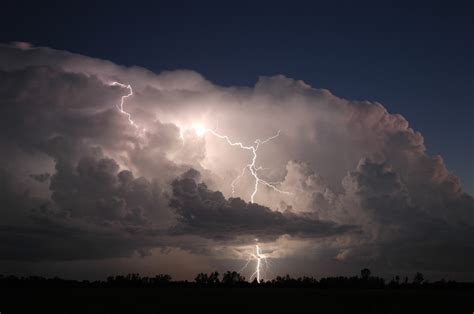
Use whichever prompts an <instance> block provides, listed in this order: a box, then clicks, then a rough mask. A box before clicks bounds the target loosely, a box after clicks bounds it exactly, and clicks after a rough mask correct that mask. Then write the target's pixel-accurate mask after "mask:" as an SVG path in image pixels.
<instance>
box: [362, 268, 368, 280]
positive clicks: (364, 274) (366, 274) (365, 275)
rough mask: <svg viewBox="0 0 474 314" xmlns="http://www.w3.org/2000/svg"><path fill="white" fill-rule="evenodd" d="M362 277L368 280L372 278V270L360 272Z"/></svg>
mask: <svg viewBox="0 0 474 314" xmlns="http://www.w3.org/2000/svg"><path fill="white" fill-rule="evenodd" d="M360 276H361V277H362V279H364V280H368V279H369V277H370V269H368V268H364V269H362V270H361V271H360Z"/></svg>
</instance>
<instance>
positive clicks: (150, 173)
mask: <svg viewBox="0 0 474 314" xmlns="http://www.w3.org/2000/svg"><path fill="white" fill-rule="evenodd" d="M113 82H121V83H123V84H127V85H128V84H130V85H131V86H132V87H133V96H132V97H128V98H127V99H126V103H125V105H124V106H125V111H126V112H128V113H130V114H131V115H132V116H133V121H134V122H135V123H136V124H137V125H139V126H140V127H143V128H144V129H146V131H138V130H137V128H135V127H134V126H133V125H131V124H130V123H129V120H128V118H127V116H125V115H124V114H122V113H121V112H120V110H118V109H117V106H118V105H120V101H121V99H122V97H123V96H125V95H127V93H128V92H129V91H128V90H127V89H126V88H123V87H121V86H117V85H113V84H112V83H113ZM0 83H1V84H0V99H1V101H2V106H1V108H0V114H1V115H2V117H3V119H2V125H1V126H0V131H1V132H0V147H1V149H2V155H1V157H0V160H1V162H2V169H1V172H0V182H2V183H1V184H2V190H1V192H0V194H1V195H0V198H1V201H2V204H3V205H2V210H1V211H0V218H1V219H0V220H1V221H2V223H1V224H0V233H1V234H2V238H7V237H8V238H9V239H10V240H9V241H7V242H3V243H2V244H0V252H1V258H2V259H4V260H11V259H41V260H45V259H47V260H59V259H62V260H64V259H70V260H74V259H85V258H87V259H101V258H106V257H107V258H113V257H123V256H130V255H132V254H134V252H135V253H137V252H148V250H152V249H154V248H161V249H165V248H171V249H176V248H180V249H183V250H186V251H189V252H192V253H193V254H194V253H195V254H202V255H209V256H211V255H212V256H214V255H218V254H216V253H215V250H213V248H222V250H221V252H230V251H232V250H234V247H237V246H238V245H251V244H253V242H252V241H254V238H255V237H258V238H259V239H261V241H263V242H265V243H266V245H267V246H268V247H272V248H274V253H273V255H272V254H269V255H270V256H278V257H279V258H280V259H282V263H283V264H285V263H286V265H288V267H287V268H285V269H291V267H290V266H291V265H293V264H295V263H298V262H297V260H296V259H297V258H301V259H308V258H309V259H312V260H313V261H317V264H318V267H319V268H318V269H319V270H327V271H331V269H334V268H335V267H340V268H345V269H357V267H359V266H360V265H378V266H380V268H381V269H388V270H391V271H398V270H402V271H403V270H406V271H411V270H414V269H416V270H419V271H423V270H430V271H434V272H436V271H438V272H441V273H442V272H446V271H449V270H456V271H458V272H462V273H464V274H468V275H469V276H473V273H474V269H473V268H472V266H471V265H474V263H472V262H470V261H473V259H474V254H473V251H472V247H473V245H474V243H473V239H474V236H473V234H474V232H473V230H474V201H473V198H472V196H471V195H469V194H466V193H464V192H463V191H462V188H461V185H460V182H459V179H458V178H457V177H456V176H455V175H453V174H452V173H450V172H449V171H448V170H447V168H446V166H445V164H444V162H443V159H442V158H441V157H440V156H434V157H432V156H429V155H428V154H427V153H426V148H425V146H424V143H423V137H422V135H421V134H420V133H418V132H416V131H414V130H413V129H411V128H410V126H409V123H408V121H407V120H406V119H405V118H404V117H403V116H401V115H398V114H391V113H389V112H387V110H386V109H385V108H384V107H383V106H382V105H381V104H379V103H374V102H367V101H350V100H346V99H342V98H339V97H337V96H335V95H333V94H331V93H330V92H329V91H327V90H321V89H316V88H313V87H311V86H309V85H308V84H306V83H304V82H302V81H297V80H294V79H291V78H288V77H285V76H283V75H278V76H273V77H260V78H259V80H258V82H257V83H256V84H255V86H254V87H221V86H216V85H214V84H212V83H211V82H209V81H207V80H206V79H204V78H203V77H202V76H201V75H199V74H198V73H195V72H192V71H184V70H180V71H172V72H164V73H160V74H155V73H152V72H150V71H148V70H146V69H143V68H139V67H130V68H126V67H122V66H118V65H115V64H113V63H111V62H108V61H104V60H98V59H93V58H89V57H85V56H81V55H76V54H72V53H68V52H63V51H57V50H53V49H50V48H38V47H29V46H28V47H26V46H25V45H2V46H0ZM216 127H218V130H219V134H226V135H228V136H229V138H230V139H232V141H240V142H242V143H244V144H246V145H252V144H253V143H254V141H255V139H256V138H262V139H264V138H268V137H271V136H272V135H273V134H275V133H276V132H277V131H278V130H280V135H279V137H278V138H277V139H275V140H273V141H271V142H269V143H267V144H265V145H264V146H262V147H261V148H260V149H259V154H258V158H257V159H256V165H255V166H256V167H263V169H261V170H259V176H261V178H262V179H263V180H266V181H268V182H273V183H274V184H276V186H278V187H279V188H281V189H282V190H284V191H289V192H291V193H290V194H282V193H276V192H275V191H274V190H273V189H271V188H269V187H265V186H260V187H259V191H258V193H257V194H256V195H255V199H254V201H255V203H254V204H251V203H249V201H250V195H251V194H252V191H253V188H254V182H255V181H254V178H253V177H252V176H250V175H248V173H247V174H246V175H245V176H243V177H242V178H241V180H240V181H239V183H238V184H237V185H236V186H235V197H234V198H232V197H231V196H232V187H231V186H232V182H233V180H234V179H235V178H236V177H237V176H238V175H239V174H240V173H241V171H242V169H243V167H245V165H246V164H248V162H249V158H251V152H249V151H245V150H242V149H239V148H238V147H233V146H230V145H228V143H226V141H225V140H223V139H222V138H219V137H217V136H213V135H212V134H210V133H209V132H203V130H205V129H213V130H214V129H216ZM190 169H195V170H192V171H191V172H189V171H190ZM193 171H194V177H189V174H190V173H192V172H193ZM183 174H187V175H183ZM198 174H199V178H198V177H197V175H198ZM276 243H278V247H276ZM263 249H265V248H264V247H263ZM277 251H279V252H277ZM213 252H214V253H213ZM288 252H291V256H289V253H288ZM434 252H437V254H438V258H434V257H435V254H434ZM142 255H146V254H142ZM224 255H225V254H224ZM424 256H425V257H424ZM450 256H454V257H456V258H449V257H450ZM220 257H225V256H220ZM428 257H429V258H428ZM233 258H235V256H233ZM285 261H286V262H285ZM466 261H469V262H466ZM314 264H315V263H308V264H307V265H306V266H304V267H303V268H301V269H300V270H299V271H305V272H306V273H308V274H312V272H313V271H314V268H313V267H314ZM305 267H306V268H305Z"/></svg>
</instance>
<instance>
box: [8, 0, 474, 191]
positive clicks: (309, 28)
mask: <svg viewBox="0 0 474 314" xmlns="http://www.w3.org/2000/svg"><path fill="white" fill-rule="evenodd" d="M225 2H226V1H220V2H216V3H210V2H202V1H187V2H179V1H154V2H153V4H150V3H149V4H143V3H139V2H138V1H129V2H121V1H115V2H109V3H104V2H102V3H101V4H97V3H93V2H90V3H86V2H84V1H83V2H81V3H78V4H71V3H66V4H64V3H60V2H59V1H58V3H54V2H42V3H39V1H38V3H35V4H29V3H28V2H23V3H21V2H20V1H3V2H2V8H1V13H0V42H4V43H5V42H11V41H28V42H31V43H33V44H34V45H40V46H50V47H53V48H56V49H63V50H68V51H71V52H76V53H80V54H84V55H88V56H92V57H97V58H102V59H109V60H111V61H113V62H115V63H119V64H123V65H139V66H143V67H146V68H148V69H150V70H152V71H155V72H160V71H162V70H174V69H192V70H196V71H198V72H199V73H201V74H203V75H204V76H205V77H206V78H208V79H209V80H211V81H212V82H214V83H216V84H220V85H250V86H251V85H253V84H254V83H255V81H256V80H257V77H258V76H259V75H274V74H284V75H286V76H289V77H292V78H295V79H302V80H304V81H305V82H307V83H308V84H310V85H312V86H314V87H319V88H327V89H329V90H331V91H332V92H333V93H334V94H336V95H338V96H340V97H344V98H348V99H359V100H373V101H379V102H381V103H382V104H384V105H385V106H386V107H387V108H388V110H389V111H390V112H394V113H401V114H402V115H404V116H405V117H406V118H407V119H408V120H409V122H410V123H411V125H412V127H413V128H414V129H415V130H418V131H420V132H421V133H422V134H423V135H424V137H425V142H426V144H427V147H428V151H429V153H430V154H441V155H442V156H443V157H444V158H445V160H446V163H447V165H448V168H449V169H451V170H452V171H453V172H454V173H456V174H457V175H459V176H460V177H461V180H462V182H463V186H464V188H465V190H467V191H468V192H470V193H471V194H473V193H474V144H473V143H474V108H473V105H474V74H473V73H474V45H473V38H474V18H473V16H474V4H473V3H474V2H473V1H443V2H438V1H425V2H416V3H415V2H414V1H409V2H401V1H374V2H361V1H327V3H326V2H319V1H312V2H309V1H308V2H297V1H287V2H282V4H276V2H275V1H272V2H259V3H258V4H257V3H252V2H243V1H238V2H237V1H236V2H233V4H228V3H225ZM219 3H220V4H219ZM229 3H230V2H229ZM382 3H383V4H382Z"/></svg>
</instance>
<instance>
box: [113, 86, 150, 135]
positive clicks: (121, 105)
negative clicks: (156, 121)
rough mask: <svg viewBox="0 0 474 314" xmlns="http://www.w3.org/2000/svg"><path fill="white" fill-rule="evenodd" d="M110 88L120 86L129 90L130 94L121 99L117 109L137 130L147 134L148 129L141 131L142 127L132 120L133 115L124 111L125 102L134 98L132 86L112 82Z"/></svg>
mask: <svg viewBox="0 0 474 314" xmlns="http://www.w3.org/2000/svg"><path fill="white" fill-rule="evenodd" d="M109 85H110V86H120V87H122V88H126V89H128V94H127V95H124V96H122V97H121V98H120V105H117V109H118V110H119V111H120V113H121V114H124V115H125V116H127V119H128V122H129V123H130V124H131V125H132V126H133V127H134V128H135V129H137V130H138V131H139V132H140V131H141V132H145V131H146V129H145V128H143V129H141V130H140V127H139V126H138V124H136V123H135V121H133V119H132V114H131V113H130V112H127V111H125V109H123V105H124V103H125V100H126V99H127V98H128V97H131V96H133V89H132V86H131V85H130V84H128V85H125V84H122V83H120V82H111V83H110V84H109Z"/></svg>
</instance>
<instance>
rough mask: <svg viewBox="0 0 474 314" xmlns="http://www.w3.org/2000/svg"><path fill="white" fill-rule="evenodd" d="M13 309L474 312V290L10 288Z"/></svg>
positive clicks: (6, 294) (3, 307) (0, 306)
mask: <svg viewBox="0 0 474 314" xmlns="http://www.w3.org/2000/svg"><path fill="white" fill-rule="evenodd" d="M0 292H1V297H0V298H1V301H0V312H1V314H9V313H408V312H410V313H473V311H474V298H473V297H474V295H473V293H472V291H433V290H390V289H383V290H380V289H378V290H369V289H366V290H363V289H360V290H353V289H352V290H337V289H309V288H237V287H235V288H199V287H192V288H181V287H172V288H62V289H60V288H44V289H41V288H10V289H5V288H4V289H1V290H0Z"/></svg>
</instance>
